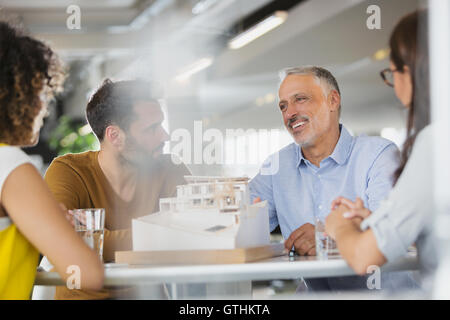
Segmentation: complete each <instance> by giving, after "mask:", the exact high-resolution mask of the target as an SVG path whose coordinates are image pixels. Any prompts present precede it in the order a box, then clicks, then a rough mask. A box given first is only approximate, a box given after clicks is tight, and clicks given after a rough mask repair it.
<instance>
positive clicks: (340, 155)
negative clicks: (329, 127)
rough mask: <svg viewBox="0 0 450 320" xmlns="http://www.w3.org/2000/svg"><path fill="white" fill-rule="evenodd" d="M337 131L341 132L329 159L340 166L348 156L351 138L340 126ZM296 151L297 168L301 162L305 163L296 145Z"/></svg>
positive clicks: (340, 125) (300, 150) (299, 148)
mask: <svg viewBox="0 0 450 320" xmlns="http://www.w3.org/2000/svg"><path fill="white" fill-rule="evenodd" d="M339 129H340V131H341V134H340V136H339V140H338V143H337V144H336V147H335V148H334V150H333V153H332V154H331V155H330V156H329V158H331V159H333V160H334V161H335V162H336V163H337V164H339V165H342V164H344V163H345V162H346V161H347V159H348V157H349V156H350V151H351V147H352V143H353V136H352V135H351V134H350V132H348V131H347V129H346V128H345V127H344V126H343V125H342V124H339ZM296 151H297V157H298V162H297V167H298V166H299V165H300V164H301V163H302V161H303V162H305V161H306V159H305V158H304V157H303V153H302V149H301V147H300V146H299V145H297V148H296Z"/></svg>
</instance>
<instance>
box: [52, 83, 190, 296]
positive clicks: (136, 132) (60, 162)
mask: <svg viewBox="0 0 450 320" xmlns="http://www.w3.org/2000/svg"><path fill="white" fill-rule="evenodd" d="M161 96H162V90H161V89H160V86H159V85H158V84H156V83H153V82H147V81H142V80H132V81H119V82H113V81H111V80H109V79H107V80H105V81H104V82H103V84H102V85H101V87H100V88H99V89H98V90H97V91H96V92H95V93H94V95H93V96H92V97H91V99H90V101H89V103H88V105H87V108H86V118H87V121H88V123H89V125H90V127H91V128H92V131H93V132H94V134H95V135H96V136H97V138H98V140H99V141H100V150H99V151H88V152H84V153H79V154H67V155H64V156H61V157H58V158H56V159H54V160H53V162H52V163H51V164H50V166H49V168H48V170H47V172H46V174H45V180H46V182H47V184H48V185H49V187H50V189H51V191H52V192H53V194H54V196H55V197H56V198H57V199H58V200H59V201H60V202H61V203H62V204H64V205H65V206H66V208H67V209H68V210H71V209H76V208H105V212H106V213H105V233H104V250H103V252H104V261H105V262H109V261H113V260H114V253H115V252H116V251H123V250H131V249H132V241H131V220H132V219H134V218H138V217H141V216H144V215H147V214H150V213H152V212H156V211H158V210H159V199H160V198H165V197H171V196H174V195H175V193H176V186H177V185H180V184H184V183H185V179H184V176H185V175H190V172H189V170H188V169H187V168H186V166H185V165H184V164H179V165H176V164H175V162H177V163H179V161H172V157H171V155H168V154H162V151H163V147H164V143H165V142H166V141H167V140H168V139H169V136H168V134H167V132H166V131H165V129H164V128H163V127H162V122H163V120H164V114H163V112H162V110H161V105H160V103H159V101H160V99H161V98H162V97H161ZM72 291H77V290H72ZM57 293H58V290H57ZM57 296H58V294H57ZM72 296H73V294H72ZM63 297H64V298H68V297H67V296H63ZM83 298H86V297H85V296H83ZM91 298H93V297H91ZM101 298H105V296H104V295H103V296H101Z"/></svg>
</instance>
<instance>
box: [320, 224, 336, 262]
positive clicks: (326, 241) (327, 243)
mask: <svg viewBox="0 0 450 320" xmlns="http://www.w3.org/2000/svg"><path fill="white" fill-rule="evenodd" d="M316 254H317V256H318V257H321V258H328V257H332V256H339V250H338V248H337V246H336V242H335V241H334V240H333V239H332V238H330V237H329V236H327V234H326V233H325V221H323V220H321V219H320V218H317V219H316Z"/></svg>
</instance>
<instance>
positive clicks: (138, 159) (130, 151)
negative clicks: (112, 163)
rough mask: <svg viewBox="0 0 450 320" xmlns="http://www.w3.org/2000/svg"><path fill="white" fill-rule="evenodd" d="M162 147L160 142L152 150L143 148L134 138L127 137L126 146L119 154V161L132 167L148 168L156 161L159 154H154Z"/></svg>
mask: <svg viewBox="0 0 450 320" xmlns="http://www.w3.org/2000/svg"><path fill="white" fill-rule="evenodd" d="M163 147H164V144H163V143H162V144H161V145H159V146H158V147H157V148H155V149H153V150H152V151H142V150H145V149H144V148H142V147H141V146H139V144H137V143H136V141H135V140H134V139H128V141H127V147H126V148H125V150H123V151H121V152H120V154H119V161H120V163H121V164H122V165H123V166H128V167H132V168H149V167H152V166H153V165H154V164H155V163H157V162H158V159H159V156H155V153H156V152H158V151H159V150H161V153H162V148H163Z"/></svg>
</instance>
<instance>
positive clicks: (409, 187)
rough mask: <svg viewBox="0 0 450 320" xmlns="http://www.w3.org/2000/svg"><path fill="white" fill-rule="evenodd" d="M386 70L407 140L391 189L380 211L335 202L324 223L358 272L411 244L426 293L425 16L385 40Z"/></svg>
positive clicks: (429, 189) (429, 239) (432, 262)
mask: <svg viewBox="0 0 450 320" xmlns="http://www.w3.org/2000/svg"><path fill="white" fill-rule="evenodd" d="M389 44H390V49H391V54H390V67H389V69H385V70H383V71H382V72H381V76H382V78H383V80H384V81H385V83H386V84H388V85H389V86H392V87H393V89H394V91H395V94H396V96H397V98H398V99H399V100H400V102H401V103H402V104H403V105H404V106H405V108H407V110H408V119H407V126H406V127H407V137H406V141H405V144H404V146H403V151H402V155H401V163H400V166H399V167H398V169H397V170H396V172H395V176H394V178H395V186H394V188H393V190H392V191H391V193H390V194H389V196H388V198H387V199H386V200H385V201H383V202H382V204H381V205H380V207H379V209H378V210H376V211H374V212H370V211H369V210H368V209H366V208H364V204H363V202H362V200H361V199H356V201H351V200H350V199H346V198H342V197H341V198H338V199H336V200H335V201H334V202H333V205H332V207H333V208H332V212H331V213H330V215H329V216H328V218H327V220H326V232H327V233H328V234H329V235H330V236H331V237H332V238H334V239H335V240H336V242H337V246H338V249H339V251H340V253H341V255H342V257H343V258H344V259H345V260H346V261H347V262H348V264H349V265H350V266H351V267H352V268H353V269H354V270H355V271H356V272H357V273H358V274H366V273H367V272H368V271H367V270H368V268H369V266H381V265H383V264H385V263H386V262H388V261H393V260H395V259H397V258H399V257H402V256H404V255H406V254H407V252H408V247H409V246H411V245H413V244H415V245H416V247H417V251H418V256H419V263H420V271H421V275H422V280H423V281H422V287H423V288H428V286H429V284H430V283H431V281H426V280H430V279H431V277H430V276H431V275H432V273H433V270H434V269H435V267H436V264H437V253H436V246H435V245H434V238H433V212H434V208H433V207H432V204H433V202H434V201H433V181H432V170H430V164H431V162H432V161H431V160H432V157H433V150H432V140H433V136H432V135H433V133H432V128H431V127H430V126H429V125H428V124H429V118H430V116H429V114H430V110H429V104H430V102H429V99H430V97H429V67H428V65H429V63H428V40H427V11H416V12H414V13H411V14H409V15H407V16H405V17H404V18H402V19H401V20H400V22H399V23H398V24H397V26H396V27H395V29H394V31H393V32H392V34H391V38H390V43H389Z"/></svg>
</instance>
